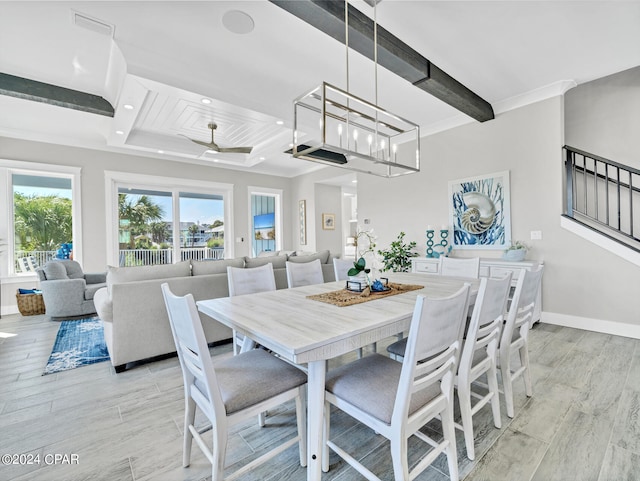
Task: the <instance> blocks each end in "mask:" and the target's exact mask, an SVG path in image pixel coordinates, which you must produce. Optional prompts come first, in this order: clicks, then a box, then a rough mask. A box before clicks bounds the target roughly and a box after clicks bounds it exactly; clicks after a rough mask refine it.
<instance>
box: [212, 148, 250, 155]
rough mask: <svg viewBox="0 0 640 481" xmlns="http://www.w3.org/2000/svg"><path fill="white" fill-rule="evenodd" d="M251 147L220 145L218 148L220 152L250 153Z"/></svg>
mask: <svg viewBox="0 0 640 481" xmlns="http://www.w3.org/2000/svg"><path fill="white" fill-rule="evenodd" d="M252 149H253V147H222V148H220V149H218V152H220V153H221V154H250V153H251V150H252Z"/></svg>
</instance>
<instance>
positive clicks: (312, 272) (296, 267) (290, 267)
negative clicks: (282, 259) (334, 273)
mask: <svg viewBox="0 0 640 481" xmlns="http://www.w3.org/2000/svg"><path fill="white" fill-rule="evenodd" d="M285 265H286V268H287V284H288V286H289V288H292V287H300V286H310V285H312V284H322V283H323V282H324V275H323V274H322V264H320V259H316V260H314V261H311V262H289V261H287V262H286V264H285Z"/></svg>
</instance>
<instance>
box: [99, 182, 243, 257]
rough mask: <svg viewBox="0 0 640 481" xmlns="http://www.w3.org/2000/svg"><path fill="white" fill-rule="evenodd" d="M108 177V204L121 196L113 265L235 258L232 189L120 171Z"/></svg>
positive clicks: (110, 243)
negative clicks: (226, 242) (227, 243)
mask: <svg viewBox="0 0 640 481" xmlns="http://www.w3.org/2000/svg"><path fill="white" fill-rule="evenodd" d="M106 177H107V183H108V185H109V188H108V189H107V195H108V197H110V198H108V199H107V202H108V204H109V205H115V204H116V200H115V199H116V198H117V214H114V215H113V218H114V222H113V225H114V229H113V231H112V232H113V234H112V236H113V241H112V242H109V245H112V246H114V247H116V246H117V248H114V249H113V252H111V253H110V258H113V261H111V260H110V262H112V263H114V264H116V263H117V265H120V266H134V265H152V264H171V263H175V262H178V261H183V260H187V259H196V260H202V259H223V258H224V257H225V256H226V257H232V256H233V245H232V244H231V245H230V246H225V237H227V238H230V239H232V238H233V236H232V229H231V225H230V223H229V221H228V219H230V218H231V209H230V205H229V202H228V201H227V199H229V198H231V194H232V187H231V186H230V185H228V184H219V183H210V182H198V181H189V180H186V179H185V180H182V181H177V182H176V179H168V178H163V177H155V176H145V175H132V174H124V173H114V172H107V173H106ZM125 179H126V180H125ZM176 184H177V185H176ZM114 210H115V209H114ZM116 259H117V261H116ZM114 261H115V262H114Z"/></svg>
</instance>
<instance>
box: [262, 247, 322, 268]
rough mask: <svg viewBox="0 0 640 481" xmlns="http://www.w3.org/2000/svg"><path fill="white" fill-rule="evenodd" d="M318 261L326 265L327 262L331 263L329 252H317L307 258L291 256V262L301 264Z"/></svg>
mask: <svg viewBox="0 0 640 481" xmlns="http://www.w3.org/2000/svg"><path fill="white" fill-rule="evenodd" d="M316 259H320V264H326V263H327V262H329V251H328V250H326V251H320V252H316V253H315V254H311V255H306V256H299V255H295V256H289V261H290V262H300V263H302V262H312V261H315V260H316ZM273 267H275V266H273Z"/></svg>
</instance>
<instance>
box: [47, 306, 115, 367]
mask: <svg viewBox="0 0 640 481" xmlns="http://www.w3.org/2000/svg"><path fill="white" fill-rule="evenodd" d="M108 360H109V352H108V351H107V345H106V343H105V342H104V330H103V328H102V321H101V320H100V319H99V318H98V317H90V318H86V319H77V320H70V321H61V323H60V328H59V329H58V336H57V337H56V342H55V343H54V344H53V349H52V351H51V356H50V357H49V361H48V362H47V366H46V367H45V368H44V372H43V373H42V375H43V376H44V375H45V374H52V373H54V372H60V371H67V370H69V369H75V368H76V367H80V366H86V365H88V364H95V363H98V362H103V361H108Z"/></svg>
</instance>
